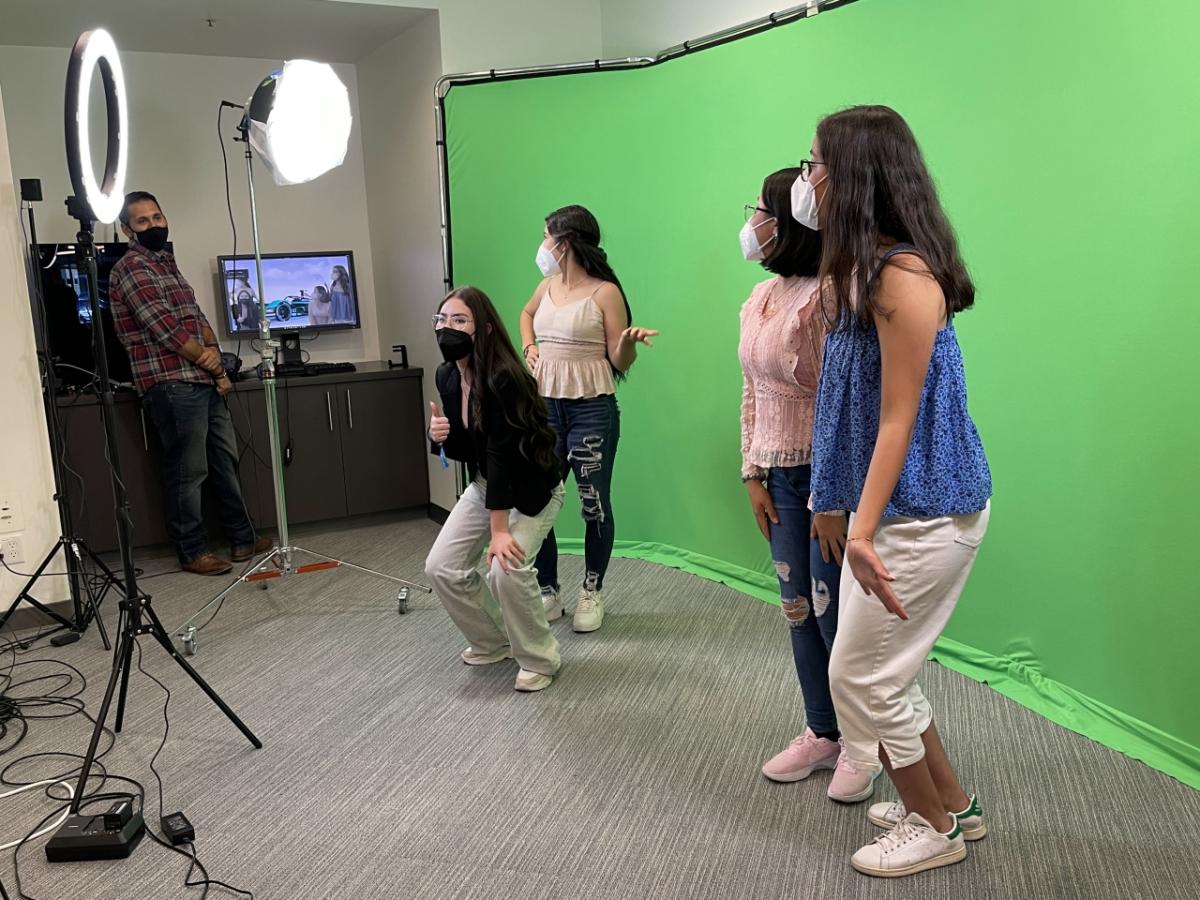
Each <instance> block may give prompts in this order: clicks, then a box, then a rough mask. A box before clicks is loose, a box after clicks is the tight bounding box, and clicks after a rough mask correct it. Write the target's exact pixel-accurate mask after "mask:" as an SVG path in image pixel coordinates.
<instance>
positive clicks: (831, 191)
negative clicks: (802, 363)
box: [809, 106, 975, 328]
mask: <svg viewBox="0 0 1200 900" xmlns="http://www.w3.org/2000/svg"><path fill="white" fill-rule="evenodd" d="M817 141H818V142H819V143H820V145H821V155H822V157H823V160H822V162H824V163H825V166H824V169H825V172H826V174H827V175H828V178H829V184H828V189H827V191H826V192H825V197H824V203H822V204H821V210H820V212H819V216H820V220H821V243H822V254H821V283H822V284H823V285H825V286H826V290H827V300H828V301H829V305H828V307H827V315H828V317H829V319H830V324H831V325H834V326H836V327H841V328H845V327H850V326H852V325H857V326H858V327H862V328H869V327H871V324H872V321H873V319H874V317H875V316H877V315H878V316H886V315H887V314H888V311H887V310H884V309H882V308H881V307H880V305H879V300H878V290H877V289H878V279H879V271H880V266H879V243H880V238H881V237H889V238H894V239H895V240H896V241H898V242H900V243H904V244H911V245H912V246H913V247H915V248H916V251H917V253H918V254H919V255H920V257H921V258H922V259H923V260H924V261H925V264H926V265H927V266H928V267H929V274H930V275H931V276H932V277H933V279H934V280H935V281H937V283H938V285H939V286H940V287H941V289H942V294H943V296H944V297H945V300H946V318H947V320H949V319H950V318H951V317H952V316H953V315H954V314H955V313H957V312H961V311H962V310H964V309H968V308H970V307H971V305H972V304H973V303H974V302H975V286H974V284H972V283H971V276H970V275H969V274H967V268H966V266H965V265H964V264H963V261H962V257H961V256H959V252H958V241H957V240H956V239H955V236H954V229H953V228H952V227H951V226H950V221H949V220H948V219H947V218H946V213H945V211H944V210H943V209H942V204H941V202H940V201H939V200H938V195H937V188H935V187H934V184H933V179H932V178H931V177H930V175H929V170H928V168H926V166H925V160H924V158H923V157H922V155H921V148H920V147H919V146H918V145H917V139H916V138H915V137H914V136H913V133H912V130H911V129H910V128H909V127H908V123H907V122H905V121H904V119H903V118H902V117H901V116H900V114H899V113H897V112H896V111H895V110H894V109H891V108H890V107H887V106H853V107H851V108H849V109H844V110H842V111H841V112H836V113H834V114H832V115H830V116H826V117H825V118H824V119H822V120H821V124H819V125H818V126H817ZM820 171H821V169H820V168H818V170H817V172H818V173H820ZM809 177H813V176H809ZM816 177H819V174H818V175H817V176H816ZM897 265H905V264H904V263H901V262H900V261H899V260H897ZM855 298H858V299H859V300H860V301H861V302H857V303H856V302H855Z"/></svg>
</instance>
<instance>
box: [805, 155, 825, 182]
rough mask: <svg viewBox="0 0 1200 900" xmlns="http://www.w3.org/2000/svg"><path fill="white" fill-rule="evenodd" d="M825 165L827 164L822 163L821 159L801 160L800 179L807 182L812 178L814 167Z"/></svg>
mask: <svg viewBox="0 0 1200 900" xmlns="http://www.w3.org/2000/svg"><path fill="white" fill-rule="evenodd" d="M823 165H825V163H823V162H821V161H820V160H819V159H802V160H800V177H801V178H803V179H804V180H805V181H808V179H809V178H810V177H811V176H812V167H813V166H823Z"/></svg>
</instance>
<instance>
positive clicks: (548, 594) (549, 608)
mask: <svg viewBox="0 0 1200 900" xmlns="http://www.w3.org/2000/svg"><path fill="white" fill-rule="evenodd" d="M542 606H543V607H544V608H545V610H546V621H547V622H556V621H558V620H559V619H561V618H562V617H563V605H562V600H561V599H560V598H559V596H558V591H557V590H555V589H554V588H552V587H550V586H549V585H547V586H546V587H544V588H542Z"/></svg>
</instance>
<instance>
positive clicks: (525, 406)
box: [438, 285, 559, 471]
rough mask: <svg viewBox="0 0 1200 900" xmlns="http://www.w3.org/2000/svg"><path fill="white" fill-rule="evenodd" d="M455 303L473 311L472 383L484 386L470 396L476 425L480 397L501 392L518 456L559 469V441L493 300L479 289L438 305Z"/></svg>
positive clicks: (478, 424) (455, 293) (459, 293)
mask: <svg viewBox="0 0 1200 900" xmlns="http://www.w3.org/2000/svg"><path fill="white" fill-rule="evenodd" d="M452 299H458V300H461V301H462V302H463V303H465V304H466V305H467V308H468V309H470V310H471V317H472V318H473V319H474V320H475V337H474V340H473V341H472V349H471V371H472V372H473V373H474V375H475V382H476V384H486V385H487V387H488V390H487V391H483V390H475V391H472V392H471V412H472V415H473V416H474V419H475V427H476V428H480V429H481V428H483V396H484V394H485V393H491V394H493V395H495V394H498V393H504V394H505V395H506V396H510V397H511V398H512V399H513V400H514V401H515V402H514V405H515V407H516V411H515V413H513V414H512V415H510V414H508V413H505V416H506V419H507V421H508V424H509V425H510V426H511V427H512V428H513V430H514V431H516V432H517V434H518V435H520V437H519V441H518V445H519V447H520V449H521V453H522V454H523V455H524V456H525V458H526V459H529V460H531V461H533V462H535V463H537V464H538V465H539V466H541V467H542V468H544V469H547V470H551V471H557V469H558V465H559V462H558V455H557V453H556V452H555V446H556V445H557V442H558V439H557V437H556V436H555V434H554V432H553V431H552V430H551V429H550V422H549V419H548V417H547V413H546V402H545V401H544V400H543V399H542V398H541V396H539V394H538V390H537V382H535V381H534V380H533V377H532V376H531V375H530V374H529V372H528V371H527V370H526V369H525V364H524V363H523V362H521V360H520V358H519V357H518V356H517V351H516V350H515V349H514V348H513V343H512V340H511V338H509V336H508V329H506V328H505V327H504V320H503V319H501V318H500V314H499V313H498V312H496V307H495V305H494V304H493V303H492V301H491V298H490V297H488V295H487V294H485V293H484V292H483V291H481V290H480V289H479V288H477V287H471V286H470V285H466V286H463V287H460V288H455V289H454V290H453V291H451V292H450V293H449V294H447V295H446V297H445V299H444V300H442V302H441V303H439V304H438V312H441V311H442V307H443V306H445V305H446V303H447V302H448V301H449V300H452Z"/></svg>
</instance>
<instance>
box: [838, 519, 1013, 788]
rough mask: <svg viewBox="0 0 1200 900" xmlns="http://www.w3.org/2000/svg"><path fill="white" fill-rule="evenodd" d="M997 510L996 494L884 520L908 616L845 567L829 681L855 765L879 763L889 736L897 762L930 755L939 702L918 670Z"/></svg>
mask: <svg viewBox="0 0 1200 900" xmlns="http://www.w3.org/2000/svg"><path fill="white" fill-rule="evenodd" d="M990 511H991V504H990V503H989V504H988V506H987V507H985V508H984V509H983V510H981V511H980V512H977V513H973V514H971V515H966V516H943V517H941V518H936V519H913V518H907V517H894V518H885V519H883V521H882V522H881V523H880V526H879V530H878V531H876V532H875V539H874V540H875V552H876V553H878V554H879V558H880V559H881V560H882V561H883V564H884V565H885V566H886V567H887V569H888V571H889V572H891V573H892V575H893V576H895V579H896V580H895V581H893V582H891V586H892V590H894V591H895V592H896V596H897V597H899V598H900V603H901V604H903V606H904V608H905V610H906V611H907V612H908V616H909V618H908V621H905V620H903V619H901V618H899V617H898V616H894V615H892V614H891V613H889V612H888V611H887V610H886V609H885V608H884V606H883V603H881V602H880V601H879V598H878V597H875V596H868V595H867V593H866V592H865V591H864V590H863V589H862V586H861V585H860V584H859V583H858V581H857V580H856V579H855V577H854V574H853V573H852V572H851V571H850V567H849V566H845V567H843V569H842V581H841V600H840V602H841V607H840V609H839V611H838V632H837V638H836V639H835V640H834V642H833V653H832V654H831V656H830V659H829V682H830V687H831V688H832V691H833V704H834V708H835V709H836V710H837V719H838V727H839V728H840V729H841V732H842V738H843V741H844V743H845V747H846V755H847V756H848V757H849V758H850V761H851V762H853V763H854V764H855V765H856V766H858V767H860V768H865V769H868V770H870V769H878V768H879V767H880V763H879V746H880V744H882V745H883V748H884V750H886V751H887V755H888V758H889V759H890V760H891V763H892V765H893V766H894V767H896V768H904V767H905V766H911V765H913V764H914V763H916V762H919V761H920V760H921V759H922V758H923V757H924V756H925V747H924V745H923V744H922V743H921V735H922V734H923V733H924V732H925V730H926V729H928V728H929V725H930V723H931V722H932V721H933V711H932V710H931V709H930V707H929V701H928V700H926V699H925V695H924V694H922V693H921V689H920V687H918V686H917V673H918V672H920V670H921V665H922V664H923V663H924V662H925V659H926V657H928V656H929V652H930V651H931V650H932V649H933V644H934V642H935V641H936V640H937V639H938V637H939V636H940V635H941V633H942V630H943V629H944V628H945V627H946V623H947V622H948V621H949V620H950V614H951V613H953V612H954V607H955V606H956V605H957V604H958V598H959V595H961V594H962V590H963V586H964V585H965V584H966V582H967V575H969V574H970V572H971V566H972V564H973V563H974V562H975V554H976V553H977V552H978V550H979V544H980V543H981V542H982V541H983V536H984V533H985V532H986V531H987V525H988V517H989V515H990ZM852 521H853V520H852Z"/></svg>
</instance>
